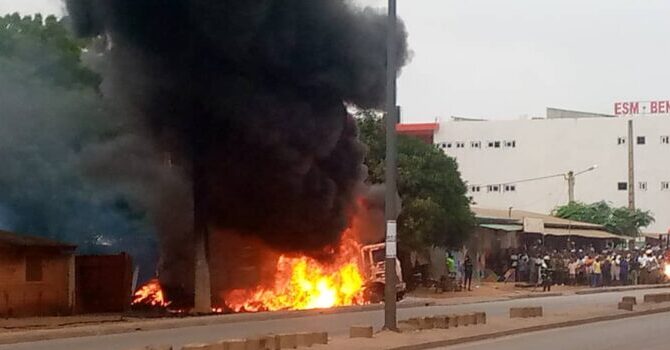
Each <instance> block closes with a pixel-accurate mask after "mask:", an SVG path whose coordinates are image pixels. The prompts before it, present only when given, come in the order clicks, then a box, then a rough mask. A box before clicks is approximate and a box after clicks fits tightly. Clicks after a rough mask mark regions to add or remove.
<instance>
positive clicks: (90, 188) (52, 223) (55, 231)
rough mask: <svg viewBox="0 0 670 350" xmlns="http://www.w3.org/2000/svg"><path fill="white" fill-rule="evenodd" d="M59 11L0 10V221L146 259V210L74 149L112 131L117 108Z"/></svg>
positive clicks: (90, 248)
mask: <svg viewBox="0 0 670 350" xmlns="http://www.w3.org/2000/svg"><path fill="white" fill-rule="evenodd" d="M63 21H64V20H58V19H56V18H55V17H53V16H50V17H47V18H43V17H42V16H40V15H35V16H26V17H21V16H19V15H18V14H13V15H6V16H4V17H0V125H2V127H0V159H2V161H3V167H2V168H0V193H1V194H2V195H0V229H5V230H11V231H16V232H20V233H26V234H35V235H41V236H46V237H50V238H54V239H59V240H63V241H66V242H68V243H73V244H77V245H78V246H79V248H78V251H79V252H81V253H98V252H119V251H121V250H125V251H127V252H129V253H131V254H133V255H134V256H135V257H136V258H137V259H138V260H140V263H141V262H146V260H151V259H152V258H151V254H155V253H152V252H151V249H152V248H151V247H152V246H154V245H155V243H153V242H152V241H154V240H155V238H154V237H153V236H152V233H153V232H152V230H153V229H152V228H151V227H150V225H149V224H148V221H147V220H146V215H145V211H144V210H143V209H142V208H139V207H138V206H137V205H133V203H132V201H130V200H129V199H128V198H126V197H125V196H124V195H123V194H121V193H119V191H115V190H112V189H108V188H102V186H98V185H97V184H95V183H93V181H90V178H89V177H88V176H86V174H85V170H84V165H83V163H84V161H83V158H82V154H83V152H85V151H87V150H88V149H89V148H90V146H91V145H93V144H97V143H98V142H99V141H100V140H101V139H104V138H106V137H108V135H112V134H114V133H116V132H118V129H119V128H120V126H119V125H117V124H118V123H119V119H120V118H119V117H116V116H114V117H112V115H111V112H110V110H111V109H110V108H109V106H107V105H106V104H105V102H104V101H103V98H102V96H101V95H100V92H99V88H98V87H99V85H100V82H101V81H102V80H101V78H100V76H99V75H98V74H96V73H95V72H93V71H92V70H90V69H89V68H88V67H86V66H85V65H84V64H83V63H82V61H81V58H80V55H81V53H82V52H83V51H85V50H84V48H85V46H86V45H87V44H88V42H87V41H81V40H79V39H75V38H74V37H73V36H72V35H71V34H70V33H69V32H68V30H67V28H66V25H65V23H64V22H63ZM124 156H125V157H129V158H130V157H131V156H132V155H124ZM136 261H137V260H136ZM152 265H155V264H153V263H152ZM148 271H150V270H148Z"/></svg>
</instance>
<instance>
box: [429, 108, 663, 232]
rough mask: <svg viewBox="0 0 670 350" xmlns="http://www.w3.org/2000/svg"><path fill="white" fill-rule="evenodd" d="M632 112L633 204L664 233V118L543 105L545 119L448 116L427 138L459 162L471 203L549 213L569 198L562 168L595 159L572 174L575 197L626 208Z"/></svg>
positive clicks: (655, 229)
mask: <svg viewBox="0 0 670 350" xmlns="http://www.w3.org/2000/svg"><path fill="white" fill-rule="evenodd" d="M631 118H632V119H633V125H634V127H633V130H634V137H633V140H632V142H634V160H635V167H634V169H635V183H634V184H633V186H635V199H636V202H635V204H636V207H637V208H640V209H643V210H649V211H651V212H652V213H653V214H654V216H655V218H656V222H655V223H654V224H652V225H651V226H650V227H648V228H647V229H646V231H653V232H658V233H666V232H668V229H669V228H670V117H668V116H635V117H631V116H622V117H614V116H607V115H599V114H590V113H581V112H571V111H564V110H555V109H548V110H547V118H546V119H545V118H543V119H526V120H499V121H498V120H496V121H481V120H467V119H462V118H452V120H450V121H446V122H442V123H440V125H439V128H437V130H435V131H434V142H435V143H436V144H437V145H438V147H440V148H441V149H443V150H444V151H445V152H446V153H447V154H449V155H450V156H453V157H454V158H456V159H457V160H458V164H459V167H460V171H461V173H462V176H463V179H464V180H466V181H467V183H468V186H469V191H470V194H469V195H470V196H471V197H472V199H473V201H474V202H475V203H476V205H477V206H481V207H493V208H509V207H513V208H515V209H519V210H528V211H535V212H543V213H549V212H551V211H552V210H553V209H554V208H555V207H556V206H558V205H562V204H565V203H567V202H568V184H567V181H566V179H565V178H564V176H562V174H566V173H567V172H569V171H574V172H575V173H579V172H582V171H585V170H588V169H592V167H593V166H594V165H595V166H597V167H596V168H595V169H593V170H591V171H586V172H584V173H582V174H579V175H577V176H576V184H575V200H577V201H582V202H586V203H592V202H596V201H601V200H605V201H608V202H611V203H613V204H614V205H616V206H627V205H628V189H627V187H628V142H631V140H628V125H627V122H628V120H630V119H631ZM552 175H556V176H553V177H551V176H552ZM545 177H546V178H545ZM538 178H544V179H539V180H538ZM532 179H536V180H532Z"/></svg>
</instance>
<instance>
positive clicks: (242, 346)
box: [212, 339, 255, 350]
mask: <svg viewBox="0 0 670 350" xmlns="http://www.w3.org/2000/svg"><path fill="white" fill-rule="evenodd" d="M217 344H218V345H219V348H218V349H216V350H247V340H246V339H229V340H224V341H220V342H218V343H217ZM212 350H214V348H213V349H212ZM254 350H255V349H254Z"/></svg>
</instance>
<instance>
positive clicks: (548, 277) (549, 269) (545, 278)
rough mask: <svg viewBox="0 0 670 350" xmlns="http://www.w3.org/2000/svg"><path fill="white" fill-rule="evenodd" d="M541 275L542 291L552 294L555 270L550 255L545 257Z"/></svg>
mask: <svg viewBox="0 0 670 350" xmlns="http://www.w3.org/2000/svg"><path fill="white" fill-rule="evenodd" d="M540 273H541V277H540V279H541V280H542V291H543V292H551V285H552V284H553V282H554V281H553V278H554V277H553V275H554V269H553V266H552V265H551V258H550V257H549V255H547V256H545V257H544V261H543V262H542V265H541V267H540Z"/></svg>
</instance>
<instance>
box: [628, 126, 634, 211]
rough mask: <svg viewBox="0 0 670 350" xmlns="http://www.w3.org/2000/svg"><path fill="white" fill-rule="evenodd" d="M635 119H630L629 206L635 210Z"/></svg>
mask: <svg viewBox="0 0 670 350" xmlns="http://www.w3.org/2000/svg"><path fill="white" fill-rule="evenodd" d="M634 142H635V141H634V140H633V119H631V120H629V121H628V208H629V209H630V210H635V151H634V148H633V147H634V145H635V144H634Z"/></svg>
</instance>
